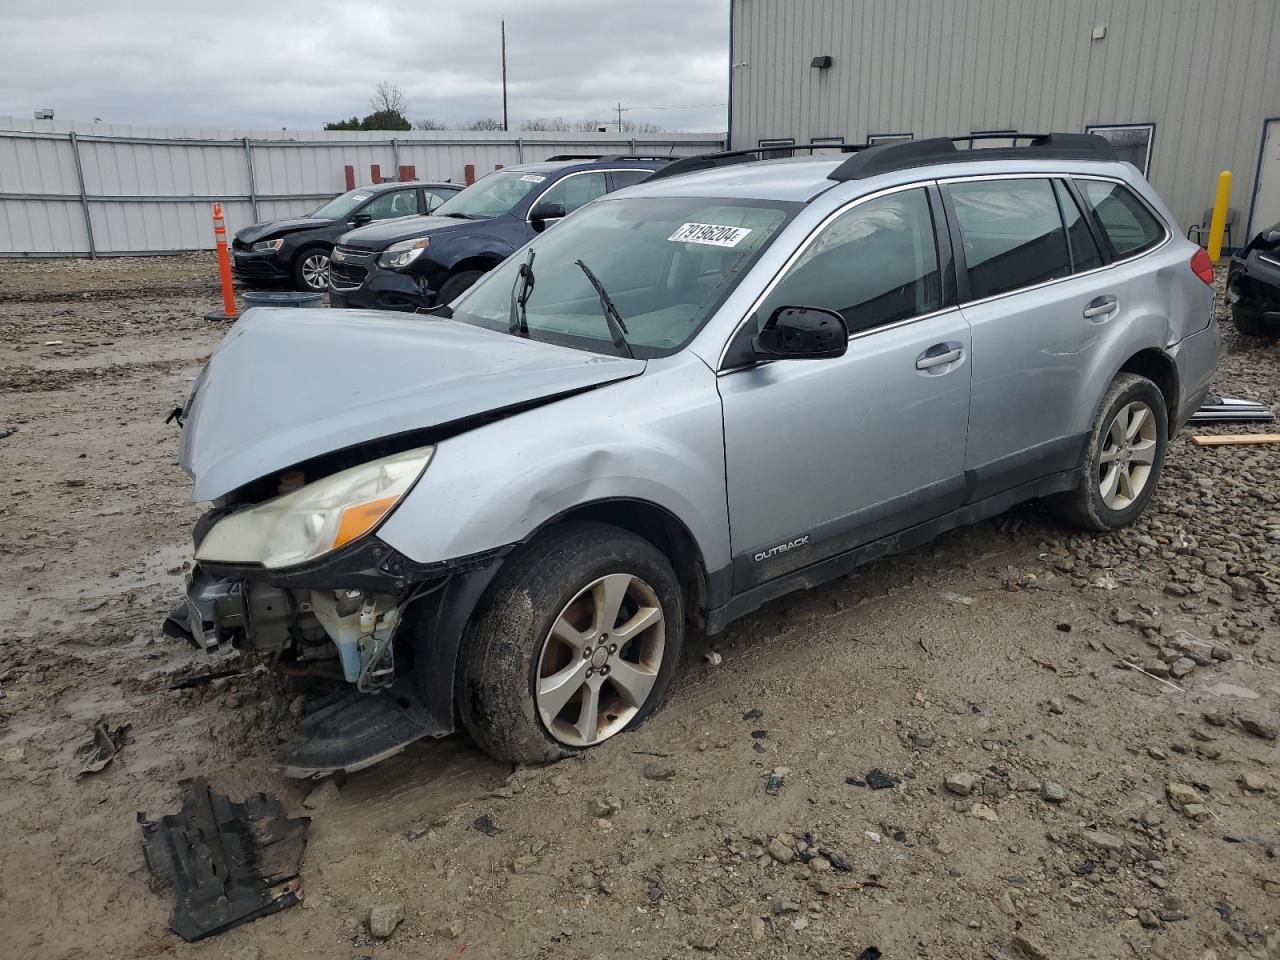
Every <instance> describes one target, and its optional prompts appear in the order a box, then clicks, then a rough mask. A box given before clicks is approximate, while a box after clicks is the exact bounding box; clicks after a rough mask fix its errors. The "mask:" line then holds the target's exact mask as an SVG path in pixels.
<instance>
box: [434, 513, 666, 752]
mask: <svg viewBox="0 0 1280 960" xmlns="http://www.w3.org/2000/svg"><path fill="white" fill-rule="evenodd" d="M683 642H684V602H683V598H682V596H681V592H680V586H679V582H678V580H677V579H676V575H675V572H674V571H673V570H672V568H671V564H670V562H669V561H668V560H667V558H666V557H665V556H663V554H662V553H661V552H660V551H659V550H658V549H657V548H656V547H654V546H653V544H651V543H649V541H647V540H644V539H642V538H640V537H638V536H636V535H635V534H632V533H630V532H628V531H626V530H622V529H620V528H617V527H613V526H609V525H606V524H600V523H567V524H563V525H560V526H556V527H552V528H551V529H549V530H548V531H547V532H546V533H544V534H542V535H541V536H539V537H538V538H537V539H535V540H534V541H532V542H531V543H529V544H528V545H526V546H524V547H522V548H520V549H519V550H518V551H517V552H516V553H514V554H512V556H511V557H510V558H509V559H508V560H507V562H506V564H505V565H504V566H503V569H502V570H501V572H500V573H499V575H498V579H497V580H496V581H495V582H494V584H493V586H492V587H491V588H490V590H489V593H488V594H487V595H486V598H485V600H484V601H483V602H482V605H481V609H480V611H479V612H478V616H477V618H476V619H475V621H474V622H473V627H472V629H471V631H470V634H469V636H468V637H467V639H466V641H465V646H464V648H463V651H462V655H461V662H460V665H459V675H458V686H459V691H458V703H459V705H460V712H461V715H462V723H463V725H464V726H465V727H466V728H467V731H468V732H469V733H470V734H471V736H472V738H473V739H474V740H475V741H476V743H477V744H479V745H480V747H481V748H482V749H483V750H484V751H485V752H486V753H488V754H490V755H491V756H493V757H495V758H497V759H499V760H505V761H508V762H511V763H529V762H540V761H547V760H556V759H559V758H560V757H565V756H568V755H570V754H572V753H576V752H579V751H581V750H585V749H587V748H588V747H591V746H595V745H596V744H597V743H601V742H603V741H605V740H607V739H609V738H610V737H613V736H615V735H617V734H619V733H621V732H623V731H624V730H631V729H634V728H635V727H636V726H638V725H639V724H641V723H643V722H644V721H645V720H646V719H647V718H648V717H649V716H650V715H651V714H653V712H654V711H655V710H657V708H658V706H659V705H660V704H661V703H662V701H663V699H664V698H665V696H666V694H667V691H668V690H669V688H670V686H671V679H672V676H673V675H674V673H675V669H676V665H677V664H678V662H679V660H680V655H681V651H682V648H683Z"/></svg>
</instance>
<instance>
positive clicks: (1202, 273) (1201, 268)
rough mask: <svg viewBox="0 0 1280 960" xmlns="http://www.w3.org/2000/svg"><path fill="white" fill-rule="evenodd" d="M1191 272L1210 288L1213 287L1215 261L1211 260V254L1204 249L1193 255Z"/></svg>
mask: <svg viewBox="0 0 1280 960" xmlns="http://www.w3.org/2000/svg"><path fill="white" fill-rule="evenodd" d="M1191 272H1192V273H1194V274H1195V275H1196V276H1197V277H1199V278H1200V279H1201V280H1203V281H1204V282H1205V283H1207V284H1208V285H1209V286H1211V287H1212V286H1213V261H1212V260H1210V259H1209V254H1208V253H1206V252H1205V250H1204V248H1203V247H1201V248H1200V249H1199V250H1197V251H1196V252H1195V253H1194V254H1192V255H1191Z"/></svg>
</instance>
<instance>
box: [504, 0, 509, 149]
mask: <svg viewBox="0 0 1280 960" xmlns="http://www.w3.org/2000/svg"><path fill="white" fill-rule="evenodd" d="M509 129H510V128H509V127H508V126H507V21H506V20H505V19H504V20H502V132H503V133H507V132H508V131H509Z"/></svg>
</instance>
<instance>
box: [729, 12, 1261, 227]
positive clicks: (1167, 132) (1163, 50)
mask: <svg viewBox="0 0 1280 960" xmlns="http://www.w3.org/2000/svg"><path fill="white" fill-rule="evenodd" d="M732 3H733V25H734V26H733V56H732V61H733V65H732V67H731V76H732V87H733V89H732V100H733V109H732V116H731V118H730V130H731V133H732V145H733V146H735V147H747V146H755V145H756V143H757V141H758V140H761V139H773V138H787V137H794V138H795V139H796V140H797V141H798V142H806V141H808V140H809V139H811V138H814V137H828V136H844V137H845V138H846V140H847V141H848V142H850V143H857V142H862V141H864V140H865V138H866V137H867V136H869V135H874V134H888V133H906V132H910V133H914V134H915V136H916V137H917V138H919V137H927V136H957V135H963V134H966V133H971V132H975V131H981V130H1005V129H1013V130H1018V131H1021V132H1024V133H1040V132H1047V131H1066V132H1082V131H1084V129H1085V128H1086V127H1087V126H1093V125H1100V124H1130V123H1154V124H1155V125H1156V129H1155V140H1154V145H1153V151H1152V158H1151V170H1150V172H1149V177H1150V179H1151V182H1152V184H1153V185H1154V186H1155V187H1156V189H1157V190H1158V191H1159V192H1160V194H1161V196H1163V197H1164V198H1165V200H1166V201H1167V202H1168V203H1169V204H1170V206H1171V207H1172V208H1173V210H1174V213H1175V214H1176V215H1177V217H1178V219H1179V220H1180V221H1181V223H1182V226H1183V227H1186V226H1187V225H1188V224H1191V223H1196V222H1199V220H1200V218H1201V216H1202V214H1203V212H1204V208H1205V207H1206V206H1207V205H1208V203H1209V201H1210V198H1211V196H1212V192H1213V185H1214V178H1215V177H1216V175H1217V172H1218V171H1219V170H1221V169H1230V170H1231V171H1232V172H1233V173H1234V175H1235V184H1234V188H1233V191H1232V200H1231V205H1232V206H1233V207H1238V208H1239V209H1240V211H1241V217H1242V219H1243V217H1244V216H1247V212H1248V208H1249V203H1250V200H1251V198H1252V196H1253V190H1254V178H1255V170H1256V168H1257V164H1258V156H1259V152H1258V151H1259V149H1260V146H1261V138H1262V132H1263V121H1264V119H1265V118H1267V117H1280V2H1277V0H894V2H892V3H884V2H881V0H732ZM1095 27H1105V28H1106V36H1105V37H1104V38H1102V39H1094V38H1093V32H1094V28H1095ZM821 54H829V55H831V56H832V57H833V58H834V64H833V66H832V67H830V68H829V69H826V70H817V69H814V68H812V67H810V66H809V63H810V60H811V59H812V58H813V57H814V56H817V55H821ZM1262 226H1264V225H1263V224H1255V227H1256V228H1259V229H1260V228H1261V227H1262Z"/></svg>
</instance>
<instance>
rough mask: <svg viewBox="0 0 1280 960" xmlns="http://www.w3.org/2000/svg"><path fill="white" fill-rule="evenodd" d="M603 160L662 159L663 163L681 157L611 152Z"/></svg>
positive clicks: (662, 154) (663, 154) (672, 161)
mask: <svg viewBox="0 0 1280 960" xmlns="http://www.w3.org/2000/svg"><path fill="white" fill-rule="evenodd" d="M600 159H601V160H602V161H608V162H609V163H614V162H616V161H618V160H644V161H646V162H654V161H661V162H662V163H674V162H675V161H676V160H679V159H680V158H679V157H673V156H671V155H670V154H666V153H611V154H609V155H608V156H605V157H601V158H600Z"/></svg>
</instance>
